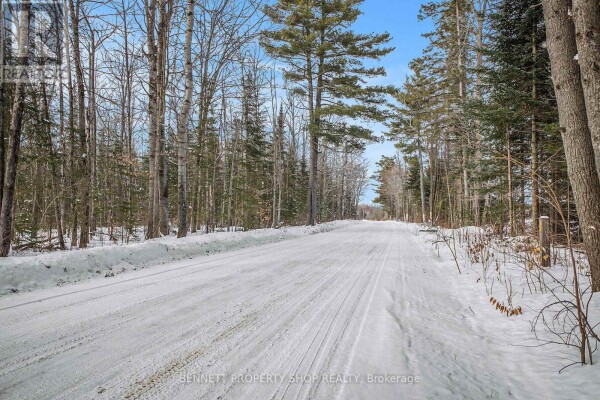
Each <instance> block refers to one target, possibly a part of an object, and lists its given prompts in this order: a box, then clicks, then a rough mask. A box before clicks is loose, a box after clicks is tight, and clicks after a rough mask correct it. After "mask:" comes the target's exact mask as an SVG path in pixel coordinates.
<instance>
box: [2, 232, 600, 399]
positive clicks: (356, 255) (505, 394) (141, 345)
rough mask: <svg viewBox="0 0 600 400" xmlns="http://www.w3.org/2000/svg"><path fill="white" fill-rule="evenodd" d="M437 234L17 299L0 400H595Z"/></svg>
mask: <svg viewBox="0 0 600 400" xmlns="http://www.w3.org/2000/svg"><path fill="white" fill-rule="evenodd" d="M430 236H431V235H429V236H428V235H426V234H419V233H418V229H416V228H415V226H412V225H408V224H401V223H395V222H379V223H378V222H363V223H357V224H349V225H347V226H344V227H341V228H339V229H335V230H331V231H329V232H324V233H319V234H317V235H303V236H302V237H298V238H295V239H293V240H285V241H280V242H277V243H267V244H256V245H255V246H252V247H247V248H244V249H238V250H232V251H229V252H227V253H222V254H213V255H207V256H196V255H197V254H200V253H195V254H194V255H191V254H190V255H188V256H187V257H185V258H188V257H190V256H191V257H192V259H187V260H185V261H175V262H170V263H168V264H164V265H157V266H154V267H151V268H146V269H143V270H137V271H129V272H126V273H123V274H119V275H117V276H114V277H111V278H110V279H109V278H107V279H94V280H87V281H84V282H80V283H77V284H73V285H67V286H62V287H53V288H49V289H42V290H35V291H32V292H25V293H17V294H12V295H8V296H4V297H2V298H0V321H1V323H2V324H1V328H0V398H2V399H45V398H62V399H121V398H127V399H133V398H160V399H171V398H177V399H244V400H246V399H309V398H310V399H324V400H329V399H384V400H385V399H413V398H416V399H429V398H431V399H438V398H442V399H454V398H467V399H483V398H494V399H506V398H516V399H521V398H540V399H593V398H597V394H598V393H599V392H600V379H598V378H599V377H600V369H599V368H598V367H597V366H596V365H594V366H586V367H578V366H575V367H571V368H569V369H567V370H565V371H563V373H561V374H558V370H559V369H560V366H561V365H562V364H564V360H562V359H561V358H560V357H564V356H569V357H572V356H573V354H571V353H569V352H570V350H564V349H562V348H560V347H557V348H555V347H551V346H545V347H539V346H537V342H535V341H533V335H532V333H531V326H530V323H529V321H530V319H531V318H532V317H533V315H531V313H528V311H527V310H526V309H525V310H524V314H523V315H520V316H514V317H511V318H508V317H506V316H505V315H503V314H501V313H499V312H498V311H496V310H495V309H494V308H493V307H492V306H491V304H490V303H489V298H488V297H487V294H486V292H485V290H484V289H483V285H482V284H481V283H476V280H477V276H478V275H477V272H476V270H475V268H473V269H469V268H466V269H463V273H462V274H461V275H459V274H458V272H457V271H456V266H455V265H454V262H453V261H452V260H451V257H450V256H449V253H448V252H447V250H445V249H443V248H440V252H439V256H438V252H437V251H436V250H435V249H434V248H433V246H432V245H431V243H429V242H428V239H431V238H430ZM124 248H129V247H124ZM119 249H120V247H119ZM114 250H115V248H111V249H110V250H105V251H107V252H108V251H110V252H112V251H114ZM172 251H173V252H177V250H176V249H173V250H172ZM107 257H112V256H111V255H107ZM182 258H183V257H180V259H182ZM61 265H62V264H61ZM0 271H2V270H1V269H0ZM592 307H593V308H595V309H600V304H599V303H598V302H597V299H596V300H595V301H594V302H593V303H592Z"/></svg>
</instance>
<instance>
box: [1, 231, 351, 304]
mask: <svg viewBox="0 0 600 400" xmlns="http://www.w3.org/2000/svg"><path fill="white" fill-rule="evenodd" d="M353 223H354V221H334V222H328V223H324V224H319V225H317V226H297V227H283V228H281V229H257V230H253V231H247V232H215V233H211V234H208V235H205V234H192V235H189V236H188V237H186V238H181V239H177V238H176V237H175V236H167V237H163V238H160V239H153V240H147V241H143V242H141V243H131V244H121V245H115V244H112V245H110V246H109V247H92V248H89V249H84V250H71V251H55V252H51V253H42V254H39V253H38V254H35V255H29V256H19V257H8V258H0V296H2V295H5V294H7V293H16V292H20V291H29V290H33V289H39V288H48V287H52V286H62V285H64V284H67V283H73V282H79V281H82V280H86V279H93V278H111V277H114V276H115V275H118V274H121V273H123V272H126V271H130V270H137V269H141V268H146V267H149V266H156V265H159V264H165V263H169V262H172V261H177V260H183V259H191V258H194V257H197V256H201V255H208V254H214V253H219V252H223V251H228V250H234V249H242V248H246V247H251V246H256V245H259V244H265V243H274V242H279V241H281V240H286V239H294V238H298V237H302V236H306V235H312V234H316V233H321V232H328V231H331V230H333V229H338V228H341V227H344V226H347V225H350V224H353Z"/></svg>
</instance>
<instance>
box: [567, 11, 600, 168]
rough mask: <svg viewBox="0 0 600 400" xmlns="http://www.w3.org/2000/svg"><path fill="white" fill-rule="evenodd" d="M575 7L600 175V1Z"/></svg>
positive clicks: (579, 56)
mask: <svg viewBox="0 0 600 400" xmlns="http://www.w3.org/2000/svg"><path fill="white" fill-rule="evenodd" d="M573 6H574V9H573V11H574V12H573V14H574V16H575V38H576V41H577V50H578V54H579V55H578V59H579V68H580V70H581V83H582V86H583V93H584V96H585V106H586V110H587V118H588V126H589V128H590V131H591V134H592V145H593V146H594V152H595V154H596V171H597V172H598V176H600V2H599V1H598V0H575V1H574V2H573Z"/></svg>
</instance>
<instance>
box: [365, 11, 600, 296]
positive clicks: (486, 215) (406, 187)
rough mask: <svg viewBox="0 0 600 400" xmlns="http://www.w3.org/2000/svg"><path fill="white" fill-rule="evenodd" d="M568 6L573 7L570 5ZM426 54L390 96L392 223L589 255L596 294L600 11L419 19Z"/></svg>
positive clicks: (384, 165)
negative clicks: (538, 240)
mask: <svg viewBox="0 0 600 400" xmlns="http://www.w3.org/2000/svg"><path fill="white" fill-rule="evenodd" d="M571 3H572V4H571ZM419 18H420V19H421V20H429V21H431V22H432V24H433V26H434V29H433V30H432V31H431V32H429V33H427V34H426V37H427V39H428V40H429V45H428V47H427V48H426V49H425V50H424V51H423V54H422V55H421V56H420V57H418V58H416V59H414V60H413V61H412V62H411V65H410V68H411V70H412V74H410V75H409V76H408V77H407V78H406V81H405V82H404V83H401V84H400V85H399V88H398V90H397V91H396V92H395V93H394V97H395V100H397V102H396V104H395V105H393V108H394V115H393V117H392V118H391V119H390V122H389V126H390V129H389V135H390V137H391V139H392V140H396V141H397V145H396V148H397V153H396V155H389V156H383V157H382V159H381V160H380V161H379V162H378V164H377V166H378V170H377V173H376V175H375V179H376V180H377V181H378V182H379V186H378V189H377V192H378V198H377V199H376V202H378V203H379V204H381V205H382V206H383V208H384V210H385V211H386V213H387V214H388V215H389V216H390V217H392V218H396V219H402V220H408V221H414V222H423V223H429V224H433V225H437V226H446V227H452V228H455V227H462V226H471V225H473V226H493V230H494V233H495V234H496V235H500V236H503V235H505V236H513V237H514V236H527V235H532V236H533V237H537V235H538V220H539V217H540V216H548V217H549V218H550V229H551V235H552V240H553V241H554V242H555V243H556V244H557V245H558V244H563V245H574V246H578V245H581V244H583V245H584V247H585V249H586V252H587V255H588V259H589V262H590V266H591V271H592V279H593V282H594V283H593V287H594V291H598V290H600V234H599V232H600V230H599V229H598V228H597V227H598V226H599V224H600V181H599V174H600V118H599V117H600V112H599V111H600V108H599V104H600V91H599V90H598V88H599V87H600V86H598V85H599V83H600V69H599V66H600V34H599V33H598V32H599V27H600V5H599V4H598V3H597V2H594V1H582V0H579V1H574V2H571V1H559V0H552V1H542V2H541V3H540V2H539V1H534V0H523V1H512V0H496V1H494V0H473V1H470V0H463V1H461V0H455V1H432V2H429V3H427V4H424V5H423V6H422V7H421V11H420V14H419Z"/></svg>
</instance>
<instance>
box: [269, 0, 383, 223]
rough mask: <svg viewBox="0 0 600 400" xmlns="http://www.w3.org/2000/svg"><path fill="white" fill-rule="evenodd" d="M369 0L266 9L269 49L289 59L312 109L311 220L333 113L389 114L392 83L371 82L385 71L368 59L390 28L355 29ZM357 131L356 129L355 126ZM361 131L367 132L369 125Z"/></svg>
mask: <svg viewBox="0 0 600 400" xmlns="http://www.w3.org/2000/svg"><path fill="white" fill-rule="evenodd" d="M362 3H363V0H320V1H305V0H278V1H277V2H276V3H275V4H273V5H271V6H267V7H266V8H265V12H266V14H267V16H268V17H269V19H270V20H271V22H273V24H274V25H275V29H273V30H270V31H266V32H264V35H263V37H264V40H263V42H264V47H265V49H266V51H267V52H268V53H269V54H271V55H273V56H274V57H277V58H279V59H282V60H284V61H285V62H286V64H287V69H286V71H285V77H286V79H288V80H290V81H292V82H295V83H296V84H298V85H299V88H300V90H301V91H302V92H303V93H304V95H305V96H306V99H307V100H306V102H307V108H308V113H309V133H310V139H309V143H310V156H309V158H310V160H309V188H308V199H307V200H308V201H307V207H308V216H307V223H308V224H309V225H314V223H315V218H316V212H317V198H316V197H317V187H318V183H317V167H318V166H317V164H318V153H319V144H320V143H319V141H320V138H321V137H323V136H324V132H325V131H328V130H329V131H330V130H331V129H329V128H328V127H326V126H325V125H326V123H324V122H323V121H325V120H326V119H327V117H328V116H338V117H350V118H355V119H375V120H383V119H384V116H385V113H383V112H382V110H381V107H380V106H381V105H383V104H384V103H385V94H387V93H390V90H391V89H390V88H388V87H379V86H370V85H368V84H367V80H368V79H369V78H374V77H377V76H382V75H384V74H385V71H384V69H383V68H369V67H366V66H365V65H364V60H367V59H376V60H377V59H379V58H381V57H382V56H384V55H386V54H388V53H390V52H391V51H392V50H393V49H392V48H389V47H385V45H386V44H387V43H388V42H389V41H390V36H389V34H387V33H386V34H358V33H355V32H354V31H352V30H351V26H352V24H353V23H354V22H355V21H356V20H357V18H358V17H359V15H360V10H359V6H360V5H361V4H362ZM350 132H351V133H352V132H353V131H350ZM359 132H361V133H364V130H363V129H360V130H359Z"/></svg>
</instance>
